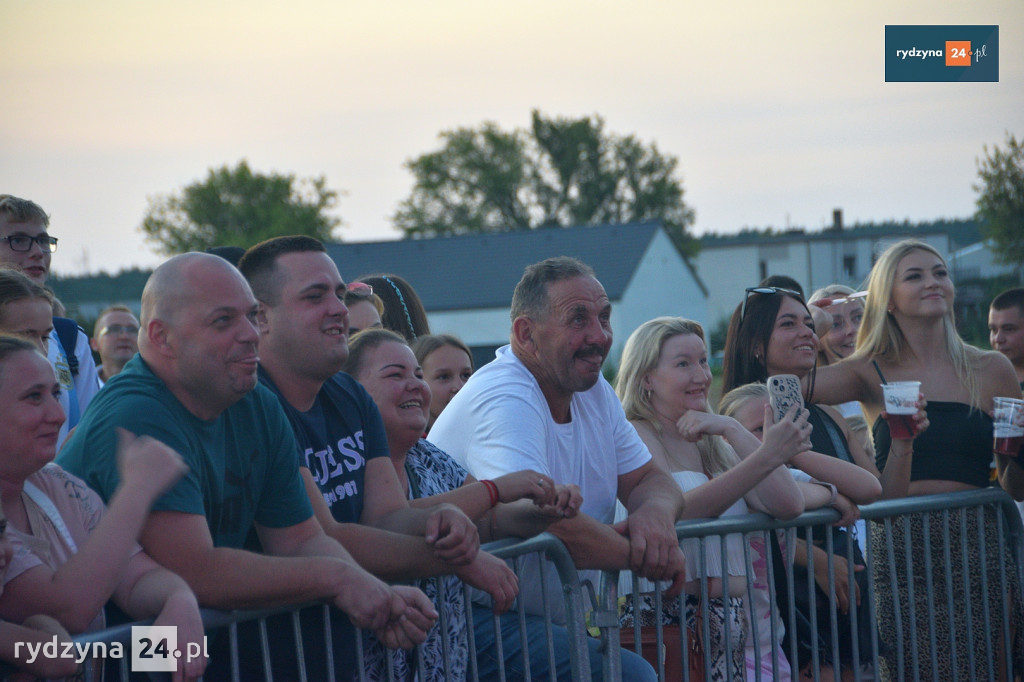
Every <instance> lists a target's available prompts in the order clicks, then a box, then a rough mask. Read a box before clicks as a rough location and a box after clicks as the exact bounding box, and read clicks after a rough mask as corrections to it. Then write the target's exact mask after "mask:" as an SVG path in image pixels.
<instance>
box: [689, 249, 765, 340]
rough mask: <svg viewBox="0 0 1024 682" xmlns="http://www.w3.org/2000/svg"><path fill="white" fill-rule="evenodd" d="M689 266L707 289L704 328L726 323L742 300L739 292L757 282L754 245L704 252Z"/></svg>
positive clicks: (756, 255)
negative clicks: (695, 269)
mask: <svg viewBox="0 0 1024 682" xmlns="http://www.w3.org/2000/svg"><path fill="white" fill-rule="evenodd" d="M693 263H694V266H695V267H696V268H697V274H698V275H699V276H700V279H701V281H702V282H704V286H705V287H707V289H708V299H707V313H706V314H705V320H704V322H705V324H704V326H705V327H706V328H714V327H715V326H716V325H717V324H718V322H719V320H721V319H728V318H729V316H730V315H732V311H733V309H734V308H735V307H736V304H737V303H738V302H739V301H741V300H742V299H743V290H744V289H746V288H747V287H749V286H753V285H755V284H757V283H758V282H759V281H761V278H760V277H759V275H758V251H757V245H756V244H749V245H743V246H723V247H717V248H706V249H703V250H701V252H700V254H699V255H698V256H697V257H696V258H695V259H694V261H693Z"/></svg>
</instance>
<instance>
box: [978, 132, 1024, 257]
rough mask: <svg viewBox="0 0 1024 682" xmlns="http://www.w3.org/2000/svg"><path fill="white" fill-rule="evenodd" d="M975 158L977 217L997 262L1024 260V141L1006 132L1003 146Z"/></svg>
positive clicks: (986, 150) (993, 148)
mask: <svg viewBox="0 0 1024 682" xmlns="http://www.w3.org/2000/svg"><path fill="white" fill-rule="evenodd" d="M984 152H985V156H984V158H982V159H979V160H978V182H977V184H975V185H974V189H975V190H976V191H977V192H978V199H977V207H978V211H977V218H978V221H979V222H980V223H981V230H982V234H984V235H985V236H986V237H987V238H989V239H991V240H992V241H993V243H994V244H995V249H994V252H995V257H996V259H997V260H998V261H1000V262H1002V263H1006V264H1009V265H1016V266H1018V267H1020V264H1021V263H1024V140H1017V139H1016V138H1015V137H1014V136H1013V135H1011V134H1010V133H1007V134H1006V145H1005V148H1002V149H1000V148H999V147H997V146H993V147H992V149H991V150H989V148H988V146H987V145H986V146H985V147H984Z"/></svg>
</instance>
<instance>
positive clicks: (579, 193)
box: [394, 110, 697, 254]
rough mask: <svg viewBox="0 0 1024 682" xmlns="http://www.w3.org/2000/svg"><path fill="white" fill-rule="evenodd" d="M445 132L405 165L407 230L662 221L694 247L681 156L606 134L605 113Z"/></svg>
mask: <svg viewBox="0 0 1024 682" xmlns="http://www.w3.org/2000/svg"><path fill="white" fill-rule="evenodd" d="M440 138H441V140H442V143H443V144H442V147H441V149H440V150H438V151H435V152H430V153H428V154H423V155H421V156H419V157H417V158H415V159H412V160H410V161H408V162H407V163H406V164H405V165H406V168H408V169H409V171H410V172H412V174H413V176H414V178H415V181H414V186H413V190H412V193H411V195H410V196H409V197H408V198H407V199H405V200H404V201H402V203H401V204H400V205H399V207H398V210H397V211H396V213H395V216H394V222H395V225H396V226H397V227H398V228H399V229H401V230H402V232H403V233H404V234H405V236H406V237H414V238H415V237H434V236H441V235H456V234H474V233H479V232H505V231H511V230H525V229H533V228H536V227H547V226H563V227H568V226H572V225H586V224H596V223H628V222H638V221H643V220H651V219H660V220H661V221H662V224H663V225H664V226H665V228H666V230H667V231H668V233H669V235H670V236H671V237H672V239H673V241H674V242H675V243H676V246H677V247H679V249H680V250H681V251H683V252H684V253H690V254H692V253H695V251H696V247H697V242H696V240H694V239H693V238H692V237H691V236H690V235H689V234H688V233H687V228H688V227H689V226H690V225H692V224H693V218H694V214H693V210H692V209H691V208H689V207H687V206H686V204H685V203H684V202H683V186H682V182H681V181H680V180H679V179H678V178H677V177H676V168H677V166H678V163H679V162H678V160H677V159H676V158H675V157H673V156H667V155H663V154H662V153H661V152H659V151H658V148H657V147H656V146H655V145H654V144H651V145H645V144H644V143H642V142H641V141H640V140H638V139H637V138H636V137H634V136H632V135H629V136H626V137H622V136H618V135H614V134H611V133H606V132H605V130H604V120H603V119H602V118H601V117H600V116H594V117H593V118H591V117H588V116H586V117H583V118H578V119H573V118H548V117H545V116H544V115H543V114H541V113H540V112H538V111H536V110H535V111H534V112H533V113H532V120H531V126H530V129H529V130H514V131H512V132H504V131H502V130H500V129H499V128H498V127H497V126H496V125H495V124H494V123H489V122H488V123H484V124H483V125H482V126H480V127H479V128H477V129H473V128H458V129H456V130H451V131H446V132H442V133H441V135H440Z"/></svg>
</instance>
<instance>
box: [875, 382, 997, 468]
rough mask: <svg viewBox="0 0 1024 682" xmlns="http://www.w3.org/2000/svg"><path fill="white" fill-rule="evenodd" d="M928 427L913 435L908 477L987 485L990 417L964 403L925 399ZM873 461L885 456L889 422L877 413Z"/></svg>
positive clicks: (881, 461) (882, 463)
mask: <svg viewBox="0 0 1024 682" xmlns="http://www.w3.org/2000/svg"><path fill="white" fill-rule="evenodd" d="M927 409H928V422H929V427H928V430H927V431H925V432H924V433H922V434H920V435H919V436H918V437H917V438H915V439H914V459H913V461H912V462H911V465H910V480H911V481H924V480H941V481H958V482H960V483H966V484H968V485H973V486H976V487H978V488H984V487H986V486H988V475H989V465H990V464H991V463H992V418H991V417H989V416H988V415H987V414H985V413H984V412H983V411H981V410H973V411H972V410H971V407H970V405H965V404H964V403H949V402H937V401H929V402H928V408H927ZM871 432H872V434H873V435H874V438H875V453H876V455H875V464H876V465H877V466H878V470H879V471H882V470H883V469H884V468H885V463H886V461H887V460H888V458H889V446H890V445H891V444H892V438H891V437H890V436H889V425H888V424H886V423H885V420H884V419H882V417H881V415H879V417H878V419H876V420H875V424H874V427H872V429H871Z"/></svg>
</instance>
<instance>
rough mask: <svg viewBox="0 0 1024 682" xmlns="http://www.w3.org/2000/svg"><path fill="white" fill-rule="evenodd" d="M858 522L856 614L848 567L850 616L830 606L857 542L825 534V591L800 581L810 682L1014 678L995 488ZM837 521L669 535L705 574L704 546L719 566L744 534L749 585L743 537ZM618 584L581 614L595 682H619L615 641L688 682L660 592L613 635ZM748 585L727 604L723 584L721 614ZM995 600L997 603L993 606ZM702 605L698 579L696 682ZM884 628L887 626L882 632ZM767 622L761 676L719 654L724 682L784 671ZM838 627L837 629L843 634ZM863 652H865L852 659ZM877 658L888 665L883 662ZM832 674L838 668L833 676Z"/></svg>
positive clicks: (1011, 585) (611, 575) (764, 519)
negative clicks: (860, 585) (861, 578)
mask: <svg viewBox="0 0 1024 682" xmlns="http://www.w3.org/2000/svg"><path fill="white" fill-rule="evenodd" d="M861 517H862V518H864V519H867V520H868V523H867V526H868V527H869V528H871V529H872V531H871V535H872V536H873V537H872V538H871V540H870V541H868V542H866V543H865V545H866V546H865V551H864V560H865V564H866V565H865V568H864V572H865V573H866V577H867V580H866V581H865V582H866V585H867V593H866V594H864V593H862V594H861V603H860V605H859V606H858V605H857V604H856V601H855V600H854V599H853V597H852V589H853V588H852V585H853V584H854V581H855V575H854V573H855V572H854V565H853V562H849V563H848V565H847V575H846V578H847V580H848V582H849V584H850V585H851V599H850V607H849V613H848V614H842V613H839V609H838V608H837V601H836V591H835V589H836V577H837V576H836V569H835V562H834V560H833V559H834V550H836V549H845V551H846V555H847V556H852V555H853V554H852V550H853V547H852V545H853V544H854V543H855V542H856V540H855V539H854V538H853V537H852V533H848V534H847V537H846V545H847V546H846V547H845V548H836V547H834V546H833V539H832V535H831V533H828V534H825V536H824V540H823V541H820V547H821V549H823V550H824V551H825V554H826V555H827V569H828V570H827V574H828V577H827V590H825V591H824V594H816V590H815V589H814V581H813V580H810V581H809V582H810V586H811V587H810V589H809V590H807V596H806V600H805V602H806V603H809V606H810V608H809V614H810V622H809V628H805V631H806V630H809V631H810V633H811V634H810V638H811V641H809V642H808V644H809V648H810V655H809V656H810V661H809V663H808V664H807V668H808V672H809V674H810V675H811V676H812V677H813V679H816V680H820V679H830V678H829V677H825V674H826V672H827V670H828V668H827V665H828V663H829V662H835V661H839V662H840V665H844V664H845V667H846V668H847V669H846V670H845V673H846V675H847V676H846V677H845V678H844V679H850V678H851V677H852V679H855V680H861V679H893V680H918V679H928V680H932V679H936V680H943V682H945V681H946V680H955V679H970V680H995V679H1007V680H1012V679H1015V678H1016V679H1020V675H1021V671H1022V666H1021V660H1020V657H1021V655H1022V654H1024V652H1022V651H1021V650H1020V645H1019V644H1017V645H1016V647H1017V648H1016V650H1015V648H1014V647H1015V645H1014V642H1020V640H1021V635H1022V633H1021V627H1022V624H1024V610H1022V608H1021V604H1022V603H1024V600H1022V598H1021V597H1022V594H1021V586H1024V529H1022V524H1021V517H1020V512H1019V510H1018V508H1017V506H1016V505H1015V504H1014V503H1013V501H1012V500H1011V499H1010V497H1009V496H1008V495H1006V493H1005V492H1003V491H1002V490H999V489H986V490H977V491H968V492H962V493H954V494H943V495H929V496H922V497H912V498H903V499H899V500H888V501H882V502H877V503H875V504H872V505H867V506H864V507H862V508H861ZM838 518H839V515H838V513H837V512H835V511H834V510H815V511H812V512H808V513H805V514H803V515H801V516H800V517H798V518H796V519H794V520H791V521H786V522H783V521H777V520H774V519H771V518H770V517H768V516H765V515H763V514H750V515H747V516H733V517H728V518H725V519H698V520H691V521H685V522H681V523H679V524H678V525H677V526H676V530H677V534H678V536H679V538H680V540H682V539H684V538H696V539H697V540H698V543H699V548H700V549H699V554H700V556H699V559H698V562H699V564H700V566H699V568H698V570H697V574H698V575H703V566H704V563H705V557H706V552H707V548H708V544H709V543H718V544H719V547H720V549H721V554H722V556H723V557H724V556H725V555H726V543H725V537H726V535H728V534H733V533H740V534H743V539H744V541H743V543H742V546H743V554H744V565H745V566H746V573H747V576H753V575H754V570H753V562H754V559H755V557H752V550H751V542H750V541H751V540H759V541H760V542H761V543H762V546H763V547H766V548H767V547H768V546H770V543H771V537H770V534H773V533H777V531H781V532H782V534H783V535H784V536H785V537H786V539H787V542H786V543H784V544H787V545H789V546H792V544H793V540H794V539H795V538H796V537H799V538H801V539H803V540H804V541H805V542H808V543H810V542H812V541H813V537H812V534H811V531H812V529H813V528H815V527H818V528H819V529H820V528H824V527H828V526H831V524H832V523H833V522H835V521H837V520H838ZM764 554H767V551H765V552H764V553H763V554H761V555H759V556H758V557H756V558H757V559H758V560H761V561H764V564H765V565H766V566H765V569H766V570H764V571H762V572H766V573H767V586H768V592H769V598H770V603H771V604H772V605H775V604H776V602H777V601H778V593H779V590H778V589H777V587H776V585H777V584H784V585H785V588H784V589H785V592H783V595H784V596H783V598H782V599H781V601H782V607H781V609H780V611H781V614H779V615H780V616H781V622H782V624H783V625H784V627H785V629H786V631H788V632H790V633H793V632H798V625H797V618H798V616H797V613H796V611H797V609H796V605H795V579H794V571H793V567H792V563H791V562H790V561H784V562H783V564H784V565H785V566H786V570H785V574H784V575H783V576H779V578H780V580H779V581H778V583H777V581H776V575H775V571H774V566H773V562H772V561H771V558H770V557H767V558H766V557H765V556H764ZM624 573H628V572H624ZM808 573H809V574H810V575H812V576H813V574H814V562H813V554H811V555H810V558H809V565H808ZM618 578H619V575H618V572H605V573H604V574H603V575H602V581H601V582H602V586H601V590H600V596H599V599H598V606H597V611H596V612H595V613H594V614H592V615H591V623H592V624H594V625H598V626H599V627H600V629H601V638H602V640H603V642H604V644H605V649H604V652H605V656H606V661H605V665H604V680H606V681H607V682H611V681H612V680H616V679H618V678H617V670H618V667H617V666H618V664H617V662H616V660H615V659H616V658H618V656H619V653H618V652H619V649H618V646H617V645H618V644H619V641H620V635H621V634H631V635H632V638H633V641H634V644H633V648H634V650H635V651H636V652H637V653H643V654H644V655H645V657H646V658H647V659H648V660H649V661H650V662H651V663H652V665H654V667H655V669H656V671H657V672H658V676H659V679H660V680H665V679H683V680H689V677H690V676H689V660H688V657H689V656H690V655H691V654H690V652H691V649H690V648H689V647H688V646H687V645H688V643H689V642H688V640H687V635H686V632H687V628H686V627H685V626H681V627H680V628H679V632H678V635H676V636H674V637H672V638H669V637H667V636H666V633H665V628H664V626H663V624H662V615H663V613H662V612H663V609H664V608H665V605H666V604H668V603H669V600H668V599H662V597H661V594H660V590H658V589H654V590H653V594H651V593H649V594H650V597H649V599H652V600H653V603H654V611H655V613H653V614H651V617H652V618H654V619H655V624H654V625H651V626H648V627H646V628H641V626H640V624H639V619H638V618H635V619H634V626H633V628H632V629H627V630H626V632H625V633H622V632H620V628H619V613H620V604H621V602H622V601H624V600H623V599H620V598H619V594H618V592H619V587H620V585H619V580H618ZM630 578H631V580H630V581H629V582H630V583H631V585H632V590H631V591H632V593H633V594H634V595H635V594H639V593H641V592H643V591H645V590H650V589H651V587H652V585H651V584H650V583H648V584H647V585H646V586H644V585H642V584H640V582H639V581H638V580H636V579H635V578H634V577H632V576H630ZM752 583H753V581H752V580H750V579H748V580H747V581H746V589H745V592H744V594H742V595H730V594H729V590H728V584H727V583H725V584H724V585H723V592H724V594H723V598H724V599H723V601H724V602H725V608H726V610H728V609H729V606H728V604H729V601H728V597H730V596H731V597H742V598H743V600H744V604H749V603H750V602H751V600H752V599H753V597H754V595H753V589H754V588H753V586H752ZM660 587H661V588H662V589H664V588H665V587H666V585H665V584H661V585H660ZM993 594H994V595H995V596H996V598H991V595H993ZM801 596H802V595H801ZM708 597H709V595H708V581H707V578H706V577H703V578H701V579H700V595H699V602H698V603H699V606H698V608H699V609H700V610H701V615H702V616H703V623H704V627H703V642H702V644H703V647H702V650H703V656H704V665H705V669H706V671H707V674H708V676H707V678H706V679H711V677H710V670H711V663H712V661H711V650H712V634H711V631H710V628H708V627H707V623H708V617H709V610H708ZM630 598H632V597H626V598H625V599H630ZM821 602H824V603H821ZM744 609H745V607H744ZM638 613H639V610H638V609H636V608H634V614H635V615H636V614H638ZM678 613H680V614H685V613H686V609H685V602H684V601H683V600H682V597H680V601H679V602H678ZM858 614H861V615H863V616H865V617H866V618H867V624H868V626H869V627H868V628H867V633H868V642H867V643H866V644H865V643H863V642H860V641H859V640H858V627H857V623H858ZM880 616H881V617H882V619H881V620H880ZM821 618H823V619H825V621H824V622H825V623H827V628H826V629H827V632H828V633H831V636H830V637H827V641H823V640H822V639H818V638H817V633H818V628H819V619H821ZM847 619H848V620H847ZM844 621H846V622H845V623H844ZM883 622H884V623H887V625H885V626H880V623H883ZM732 623H733V618H731V617H730V614H728V613H726V614H725V617H724V618H722V619H721V625H720V627H721V629H722V631H721V632H720V633H719V635H720V636H721V638H722V640H724V641H729V639H730V635H731V634H733V633H730V632H729V629H730V627H731V624H732ZM804 624H805V625H808V624H807V623H806V622H805V623H804ZM764 625H765V624H763V623H758V622H756V619H754V618H748V628H749V629H750V631H751V633H752V635H753V640H754V642H755V643H756V642H757V640H758V636H757V635H758V627H764ZM767 625H768V627H769V629H770V635H771V643H772V654H773V655H772V660H771V666H770V669H771V672H766V673H764V674H762V672H761V668H760V667H759V666H758V667H755V668H754V670H753V671H751V670H747V671H746V672H744V671H739V670H736V668H735V666H734V665H733V661H732V660H731V659H730V658H729V657H728V656H725V657H724V658H725V673H726V674H725V679H727V680H729V679H752V680H762V679H764V680H771V679H776V678H779V677H780V676H784V671H783V669H784V666H785V664H786V662H785V661H782V660H780V658H779V657H778V651H780V650H781V649H779V648H777V646H776V645H781V644H782V641H783V639H782V633H781V632H780V631H778V630H777V628H776V626H775V622H774V620H771V621H769V623H768V624H767ZM841 625H843V626H846V628H845V630H842V628H841V627H840V626H841ZM652 630H653V633H652V632H651V631H652ZM841 630H842V631H844V632H847V633H848V635H849V636H848V637H846V638H844V639H843V640H842V641H840V637H839V634H838V633H839V632H840V631H841ZM944 630H945V632H943V631H944ZM761 634H764V633H761ZM645 638H646V639H647V640H648V646H647V647H646V648H644V647H643V646H642V645H643V643H644V642H643V641H644V639H645ZM796 640H797V638H794V637H790V641H789V647H788V648H786V649H785V650H784V652H783V653H784V655H785V656H786V658H787V659H788V660H789V661H794V660H797V659H798V651H797V646H798V643H797V641H796ZM965 641H966V642H967V644H966V646H965V645H964V642H965ZM862 645H863V646H862ZM841 649H844V650H846V651H848V652H850V653H849V655H848V656H847V657H846V659H845V661H844V657H843V656H841V654H840V650H841ZM754 650H755V651H754V653H755V656H756V657H758V658H759V657H760V656H761V654H762V653H766V652H762V651H760V649H759V648H758V647H757V646H755V647H754ZM862 651H867V652H869V653H867V654H866V655H864V656H862V655H861V653H860V652H862ZM965 656H966V660H965ZM673 657H674V658H673ZM806 657H807V656H806V655H805V658H806ZM882 659H885V660H886V663H885V665H883V661H882ZM792 668H793V670H792V675H793V679H796V678H797V677H798V675H799V671H798V670H797V666H796V665H793V666H792ZM667 674H671V675H675V676H676V677H672V676H667ZM838 674H839V671H838V670H837V671H836V677H837V678H838ZM734 675H735V678H734V677H733V676H734Z"/></svg>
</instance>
